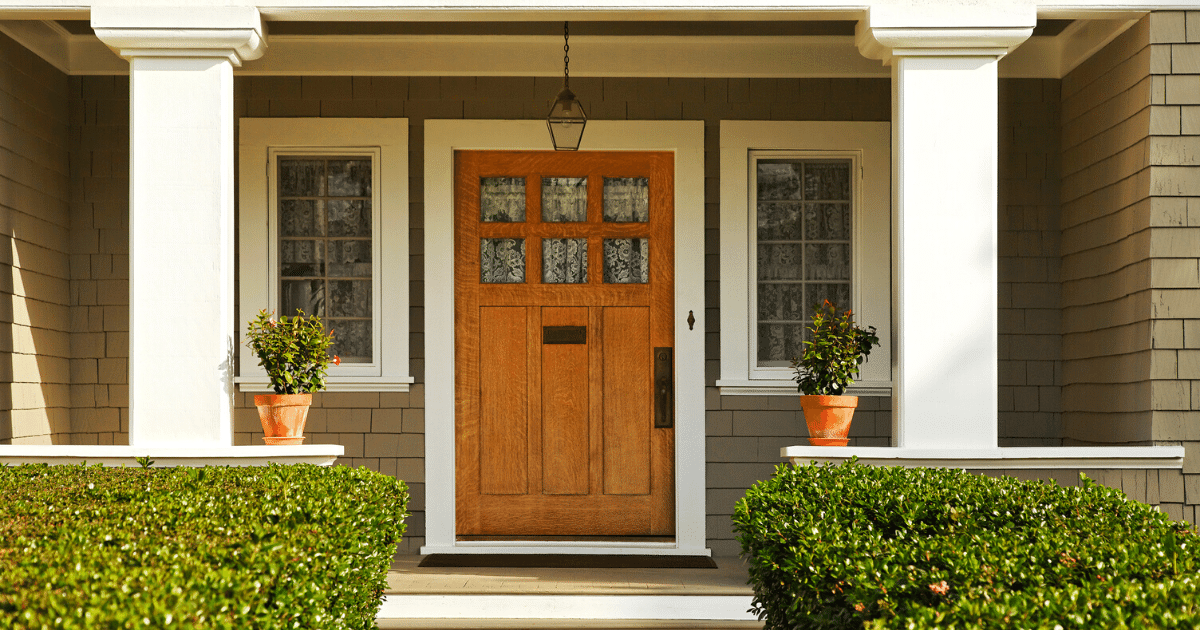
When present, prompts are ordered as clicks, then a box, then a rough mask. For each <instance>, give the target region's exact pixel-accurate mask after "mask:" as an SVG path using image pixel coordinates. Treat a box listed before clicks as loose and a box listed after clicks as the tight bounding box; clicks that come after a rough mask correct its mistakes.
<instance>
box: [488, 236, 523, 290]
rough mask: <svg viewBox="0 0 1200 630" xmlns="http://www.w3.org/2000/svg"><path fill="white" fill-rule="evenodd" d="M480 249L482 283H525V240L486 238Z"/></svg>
mask: <svg viewBox="0 0 1200 630" xmlns="http://www.w3.org/2000/svg"><path fill="white" fill-rule="evenodd" d="M479 249H480V252H479V269H480V276H481V277H480V279H479V281H480V282H482V283H484V284H511V283H520V282H525V239H523V238H485V239H481V241H480V248H479Z"/></svg>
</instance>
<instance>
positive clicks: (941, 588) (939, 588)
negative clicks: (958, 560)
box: [929, 580, 950, 595]
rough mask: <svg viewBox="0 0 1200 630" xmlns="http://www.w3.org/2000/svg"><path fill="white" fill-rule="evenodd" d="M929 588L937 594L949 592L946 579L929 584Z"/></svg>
mask: <svg viewBox="0 0 1200 630" xmlns="http://www.w3.org/2000/svg"><path fill="white" fill-rule="evenodd" d="M929 590H931V591H933V592H934V593H937V594H938V595H945V594H946V593H949V592H950V585H949V584H947V583H946V580H942V581H941V582H938V583H937V584H930V585H929Z"/></svg>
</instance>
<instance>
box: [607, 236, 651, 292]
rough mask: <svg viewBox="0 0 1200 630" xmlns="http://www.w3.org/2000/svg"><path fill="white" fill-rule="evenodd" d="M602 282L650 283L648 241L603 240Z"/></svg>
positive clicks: (634, 239)
mask: <svg viewBox="0 0 1200 630" xmlns="http://www.w3.org/2000/svg"><path fill="white" fill-rule="evenodd" d="M604 281H605V282H607V283H609V284H646V283H648V282H650V240H649V239H645V238H606V239H604Z"/></svg>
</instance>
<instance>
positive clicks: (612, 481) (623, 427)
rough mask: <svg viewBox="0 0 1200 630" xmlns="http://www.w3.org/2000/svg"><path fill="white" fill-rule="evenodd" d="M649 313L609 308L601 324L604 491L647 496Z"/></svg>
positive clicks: (650, 420) (645, 310)
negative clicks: (603, 349)
mask: <svg viewBox="0 0 1200 630" xmlns="http://www.w3.org/2000/svg"><path fill="white" fill-rule="evenodd" d="M649 311H650V309H649V308H646V307H619V306H616V307H614V306H610V307H606V308H604V309H603V312H604V320H603V321H604V323H603V324H602V325H603V327H604V328H603V331H602V334H603V336H604V346H605V349H606V352H605V353H604V354H605V356H604V492H605V493H606V494H650V449H649V448H648V446H649V444H650V428H651V426H652V425H653V422H654V419H653V417H652V414H653V411H654V410H653V407H651V406H650V404H651V400H650V392H651V388H650V367H651V364H650V363H648V362H647V361H646V360H645V358H646V349H647V348H649V347H650V318H649Z"/></svg>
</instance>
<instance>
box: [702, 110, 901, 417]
mask: <svg viewBox="0 0 1200 630" xmlns="http://www.w3.org/2000/svg"><path fill="white" fill-rule="evenodd" d="M888 134H889V128H888V124H887V123H844V122H842V123H818V122H778V123H776V122H722V124H721V191H722V193H721V378H720V379H719V380H718V381H717V385H718V386H719V387H720V388H721V393H722V394H727V395H728V394H795V393H797V392H796V386H795V383H794V382H793V381H792V370H791V359H792V357H795V356H799V355H800V354H801V352H802V351H803V345H802V344H803V342H804V340H805V338H806V336H807V330H806V328H807V326H808V324H809V323H810V322H811V319H812V311H813V306H814V305H819V304H821V303H823V302H824V301H825V300H829V301H830V302H833V303H835V304H837V305H838V307H839V308H852V309H853V310H854V312H855V319H856V320H857V321H858V322H859V323H861V324H863V325H871V326H875V327H876V328H878V329H879V332H880V338H881V341H882V344H883V347H881V348H879V349H877V350H876V351H875V352H873V353H872V354H871V358H870V361H869V362H868V363H867V364H866V365H865V366H864V368H863V371H862V374H861V375H860V379H859V380H858V381H857V382H856V384H855V387H854V388H852V390H853V393H856V394H861V395H872V394H877V395H882V394H887V393H890V387H891V379H890V372H891V369H890V335H889V334H888V333H889V330H890V324H891V322H890V319H891V315H890V312H891V309H890V292H891V288H890V273H889V270H890V255H889V252H890V249H889V243H890V210H889V209H890V202H889V198H890V175H891V173H890V166H889V147H888Z"/></svg>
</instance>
